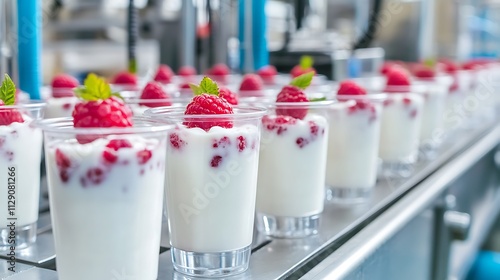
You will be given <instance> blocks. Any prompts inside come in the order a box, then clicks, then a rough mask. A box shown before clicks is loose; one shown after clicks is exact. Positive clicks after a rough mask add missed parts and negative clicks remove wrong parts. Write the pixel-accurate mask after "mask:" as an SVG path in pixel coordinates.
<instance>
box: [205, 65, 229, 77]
mask: <svg viewBox="0 0 500 280" xmlns="http://www.w3.org/2000/svg"><path fill="white" fill-rule="evenodd" d="M229 72H230V70H229V67H227V65H226V64H224V63H219V64H215V65H214V66H213V67H212V68H210V69H209V70H208V74H209V75H211V76H227V75H229Z"/></svg>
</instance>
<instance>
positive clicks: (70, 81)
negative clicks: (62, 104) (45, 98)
mask: <svg viewBox="0 0 500 280" xmlns="http://www.w3.org/2000/svg"><path fill="white" fill-rule="evenodd" d="M79 85H80V83H79V82H78V80H77V79H75V78H74V77H73V76H70V75H67V74H59V75H57V76H55V77H54V79H53V80H52V96H53V97H55V98H60V97H70V96H74V94H73V89H74V88H76V87H78V86H79Z"/></svg>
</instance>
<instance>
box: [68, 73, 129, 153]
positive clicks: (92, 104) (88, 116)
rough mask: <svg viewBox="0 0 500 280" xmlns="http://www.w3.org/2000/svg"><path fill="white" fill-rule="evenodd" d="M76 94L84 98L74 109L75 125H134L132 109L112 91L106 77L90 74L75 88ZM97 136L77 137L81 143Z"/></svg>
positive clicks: (90, 140)
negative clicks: (105, 79)
mask: <svg viewBox="0 0 500 280" xmlns="http://www.w3.org/2000/svg"><path fill="white" fill-rule="evenodd" d="M75 94H76V95H77V96H78V97H80V98H81V99H83V102H81V103H78V104H76V106H75V109H74V110H73V126H74V127H130V126H132V110H130V108H128V107H127V106H126V105H125V103H124V102H123V100H122V99H120V98H119V97H117V96H115V94H114V93H112V92H111V88H110V86H109V84H107V83H106V82H105V81H104V79H102V78H100V77H98V76H96V75H95V74H89V76H88V77H87V78H86V79H85V82H84V86H83V87H79V88H77V89H76V90H75ZM95 138H96V136H82V135H79V136H78V137H77V139H78V141H79V142H80V143H88V142H92V141H93V140H95Z"/></svg>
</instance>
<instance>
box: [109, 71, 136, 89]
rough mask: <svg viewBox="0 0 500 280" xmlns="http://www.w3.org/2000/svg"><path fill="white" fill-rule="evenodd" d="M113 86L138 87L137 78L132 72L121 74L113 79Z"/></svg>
mask: <svg viewBox="0 0 500 280" xmlns="http://www.w3.org/2000/svg"><path fill="white" fill-rule="evenodd" d="M113 84H117V85H130V86H135V85H137V77H136V76H135V75H134V74H132V73H130V72H120V73H118V74H117V75H116V76H115V78H114V79H113Z"/></svg>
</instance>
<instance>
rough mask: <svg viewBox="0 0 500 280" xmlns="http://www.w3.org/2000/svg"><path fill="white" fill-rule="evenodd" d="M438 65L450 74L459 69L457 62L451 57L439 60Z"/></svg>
mask: <svg viewBox="0 0 500 280" xmlns="http://www.w3.org/2000/svg"><path fill="white" fill-rule="evenodd" d="M438 66H439V68H441V69H442V70H443V71H444V72H446V73H448V74H454V73H455V72H457V71H458V66H457V64H456V63H455V62H453V61H451V60H449V59H440V60H439V62H438Z"/></svg>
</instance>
